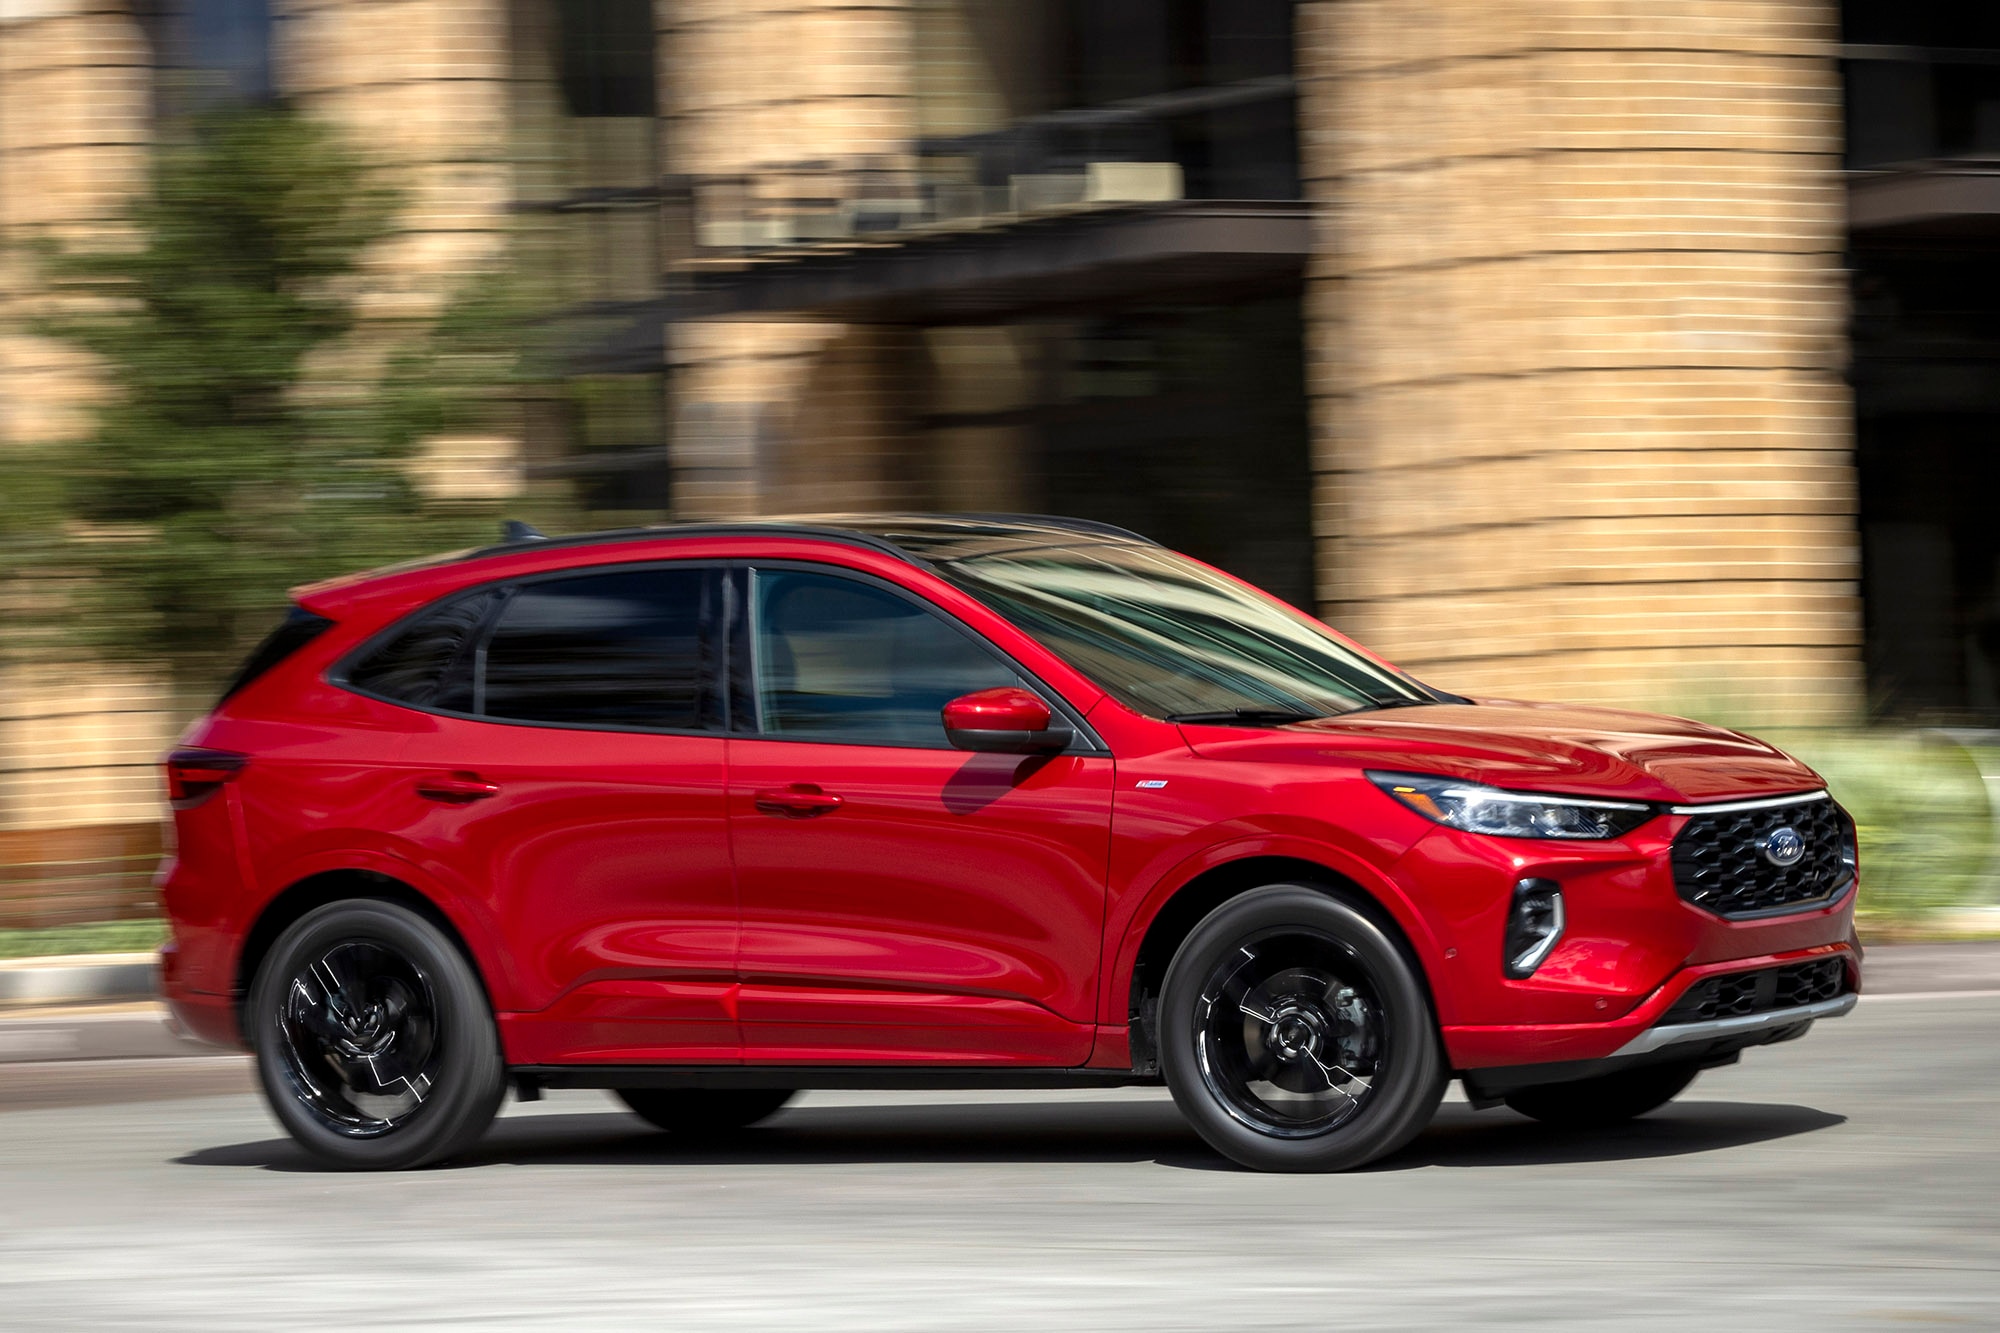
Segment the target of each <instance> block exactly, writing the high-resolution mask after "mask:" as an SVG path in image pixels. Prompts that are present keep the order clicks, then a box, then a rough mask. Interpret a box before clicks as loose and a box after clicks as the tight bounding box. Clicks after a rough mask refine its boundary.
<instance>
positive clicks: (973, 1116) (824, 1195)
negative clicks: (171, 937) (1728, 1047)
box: [0, 992, 2000, 1331]
mask: <svg viewBox="0 0 2000 1333" xmlns="http://www.w3.org/2000/svg"><path fill="white" fill-rule="evenodd" d="M1996 1029H2000V996H1996V995H1994V994H1992V993H1991V992H1985V993H1969V994H1964V995H1959V996H1953V997H1945V998H1924V997H1922V996H1908V995H1890V996H1882V997H1874V998H1867V999H1864V1000H1863V1001H1862V1004H1861V1007H1860V1008H1859V1009H1858V1010H1857V1011H1856V1012H1855V1013H1854V1014H1853V1015H1852V1016H1850V1017H1848V1018H1845V1019H1842V1020H1840V1021H1838V1022H1833V1023H1824V1024H1821V1026H1820V1029H1819V1030H1818V1031H1816V1032H1814V1033H1812V1034H1811V1035H1810V1036H1808V1037H1807V1038H1806V1039H1805V1040H1803V1041H1800V1042H1796V1043H1793V1044H1791V1045H1787V1046H1780V1047H1774V1048H1771V1049H1768V1050H1764V1051H1753V1052H1751V1053H1750V1054H1749V1055H1748V1056H1746V1057H1745V1060H1744V1063H1743V1064H1742V1065H1740V1066H1738V1067H1737V1068H1734V1069H1728V1070H1721V1071H1716V1072H1713V1073H1710V1074H1707V1075H1704V1076H1703V1077H1702V1079H1701V1080H1700V1081H1699V1082H1697V1083H1696V1085H1695V1086H1694V1087H1693V1088H1692V1089H1691V1090H1690V1091H1689V1093H1688V1094H1687V1097H1686V1099H1685V1100H1684V1101H1682V1102H1678V1103H1676V1104H1674V1105H1673V1106H1671V1107H1669V1108H1668V1109H1666V1110H1664V1111H1662V1112H1659V1113H1656V1114H1655V1115H1653V1116H1650V1117H1648V1118H1646V1119H1644V1120H1641V1121H1638V1122H1636V1123H1634V1124H1633V1125H1630V1126H1628V1127H1625V1128H1622V1129H1619V1130H1616V1131H1609V1132H1602V1133H1592V1134H1568V1135H1566V1134H1561V1133H1556V1132H1552V1131H1549V1130H1546V1129H1544V1128H1542V1127H1540V1126H1538V1125H1536V1124H1534V1123H1532V1122H1529V1121H1526V1120H1523V1119H1521V1118H1519V1117H1517V1116H1515V1115H1513V1114H1512V1113H1510V1112H1507V1111H1487V1112H1478V1113H1475V1112H1473V1111H1471V1110H1469V1109H1468V1108H1467V1107H1466V1106H1464V1105H1463V1103H1447V1105H1446V1106H1445V1108H1444V1110H1443V1112H1442V1113H1441V1114H1440V1116H1439V1118H1438V1121H1437V1123H1436V1124H1435V1125H1434V1126H1433V1127H1432V1128H1431V1130H1430V1131H1429V1132H1428V1133H1426V1134H1425V1135H1424V1136H1423V1137H1422V1138H1420V1139H1419V1140H1418V1141H1417V1142H1416V1143H1415V1145H1413V1146H1412V1147H1411V1148H1410V1149H1408V1150H1406V1151H1405V1152H1404V1153H1402V1154H1401V1155H1399V1156H1398V1157H1396V1158H1394V1159H1392V1160H1390V1161H1387V1162H1384V1163H1382V1164H1380V1165H1379V1166H1377V1167H1375V1168H1373V1169H1371V1170H1368V1171H1364V1172H1360V1173H1355V1174H1350V1175H1345V1176H1318V1177H1275V1176H1258V1175H1252V1174H1249V1173H1246V1172H1242V1171H1239V1170H1236V1169H1234V1168H1233V1167H1231V1166H1229V1165H1228V1164H1227V1163H1225V1162H1224V1161H1222V1160H1221V1159H1219V1158H1217V1157H1216V1156H1214V1155H1213V1154H1211V1153H1209V1152H1208V1151H1207V1150H1206V1149H1205V1148H1204V1147H1203V1145H1202V1144H1201V1143H1200V1141H1199V1140H1197V1139H1196V1138H1195V1137H1194V1136H1193V1135H1192V1134H1191V1133H1190V1132H1189V1131H1188V1130H1187V1129H1186V1128H1185V1126H1184V1125H1183V1124H1182V1122H1181V1121H1180V1119H1179V1117H1178V1115H1177V1114H1176V1112H1175V1111H1174V1108H1173V1105H1172V1103H1171V1102H1170V1101H1168V1100H1167V1099H1166V1097H1165V1095H1164V1094H1161V1093H1153V1092H1147V1091H1137V1092H1096V1093H1072V1094H1028V1093H1022V1094H992V1095H984V1096H976V1095H971V1094H965V1093H928V1094H888V1093H879V1094H877V1093H866V1094H864V1093H849V1094H831V1093H829V1094H816V1095H811V1096H808V1097H807V1098H805V1099H803V1100H802V1101H801V1102H800V1103H798V1104H796V1105H795V1106H794V1107H793V1108H790V1109H787V1110H786V1111H784V1112H782V1113H781V1114H780V1115H779V1116H778V1117H777V1118H776V1119H775V1120H773V1121H772V1122H771V1123H770V1125H769V1127H768V1128H764V1129H760V1130H757V1131H753V1132H752V1133H751V1134H750V1135H749V1136H748V1137H746V1138H745V1139H744V1140H742V1141H741V1142H740V1143H739V1144H738V1145H737V1146H735V1147H732V1148H730V1149H728V1150H727V1151H724V1152H720V1153H716V1152H697V1151H693V1150H688V1149H681V1148H678V1147H676V1145H675V1144H674V1143H673V1142H672V1141H671V1140H670V1139H668V1138H667V1137H665V1136H663V1135H659V1134H655V1133H652V1132H651V1131H649V1130H648V1129H647V1128H646V1127H645V1126H644V1125H643V1124H642V1123H641V1122H639V1121H638V1120H636V1119H635V1118H633V1117H630V1116H628V1115H625V1114H622V1113H620V1112H619V1111H618V1110H616V1109H615V1108H614V1105H613V1104H612V1103H611V1102H610V1101H609V1099H608V1098H606V1097H604V1096H603V1095H601V1094H597V1093H583V1092H575V1093H559V1094H554V1095H552V1096H551V1097H550V1099H549V1100H547V1101H545V1102H542V1103H539V1104H534V1105H529V1106H518V1105H512V1104H510V1105H509V1107H508V1108H507V1111H506V1114H505V1115H504V1116H503V1118H502V1119H501V1121H500V1122H499V1123H498V1124H497V1125H496V1126H495V1127H494V1129H493V1131H492V1132H491V1134H490V1136H489V1137H488V1139H487V1141H486V1143H485V1145H484V1146H483V1147H482V1148H481V1149H480V1150H479V1152H478V1153H477V1154H476V1155H474V1156H473V1157H471V1158H469V1159H467V1160H465V1161H462V1162H460V1163H457V1164H454V1165H452V1166H449V1167H445V1168H440V1169H435V1170H429V1171H422V1172H415V1173H409V1174H404V1175H396V1176H351V1175H337V1174H328V1173H324V1172H321V1171H318V1170H316V1169H314V1168H313V1167H312V1165H311V1163H310V1162H309V1161H308V1160H307V1159H306V1158H304V1157H303V1156H302V1155H301V1154H300V1153H299V1152H298V1151H297V1150H295V1149H294V1148H293V1147H292V1146H291V1145H290V1143H289V1142H288V1141H286V1140H284V1139H282V1138H281V1137H280V1135H279V1133H278V1131H277V1128H276V1125H275V1123H274V1122H273V1121H272V1119H271V1118H270V1116H269V1114H268V1113H267V1112H266V1111H265V1110H264V1108H263V1106H262V1105H261V1103H260V1102H259V1101H258V1100H256V1099H255V1098H254V1097H253V1096H252V1095H250V1093H249V1091H248V1089H249V1078H248V1072H247V1069H246V1067H245V1066H244V1064H243V1063H242V1062H241V1061H239V1060H236V1059H232V1058H227V1057H223V1058H207V1059H171V1060H163V1059H158V1058H145V1057H133V1058H125V1059H117V1058H113V1059H99V1060H89V1061H77V1062H71V1063H69V1064H60V1063H49V1062H28V1063H19V1062H17V1063H13V1064H7V1065H0V1103H4V1104H5V1105H7V1106H9V1107H12V1108H14V1109H7V1110H0V1327H4V1328H6V1329H9V1330H23V1331H24V1330H29V1329H44V1328H65V1329H66V1328H92V1329H119V1328H144V1329H148V1330H160V1329H183V1328H185V1329H202V1330H221V1329H260V1330H261V1329H279V1328H308V1327H310V1328H331V1327H347V1328H367V1329H370V1330H386V1329H418V1328H424V1329H432V1328H438V1327H466V1328H482V1329H483V1328H499V1327H524V1328H525V1327H532V1328H536V1329H549V1328H579V1329H606V1328H646V1329H667V1328H676V1329H680V1328H686V1329H711V1328H713V1329H745V1330H749V1329H756V1330H767V1329H774V1328H798V1329H813V1330H847V1329H868V1330H892V1329H925V1330H928V1329H946V1330H973V1329H979V1330H984V1329H1009V1330H1012V1329H1029V1328H1033V1329H1110V1328H1119V1329H1123V1328H1131V1329H1258V1330H1280V1329H1311V1330H1328V1329H1336V1328H1338V1329H1355V1328H1383V1327H1445V1326H1453V1325H1460V1324H1469V1323H1476V1324H1492V1325H1500V1326H1506V1325H1515V1326H1528V1325H1532V1326H1536V1327H1575V1328H1592V1329H1601V1328H1614V1327H1615V1328H1650V1327H1660V1328H1665V1327H1673V1328H1676V1329H1686V1328H1689V1327H1704V1326H1712V1327H1727V1328H1739V1327H1754V1328H1758V1329H1771V1328H1801V1329H1804V1328H1811V1329H1814V1330H1826V1329H1844V1328H1870V1327H1876V1328H1896V1327H1909V1326H1927V1325H1928V1326H1936V1325H1947V1326H1949V1325H1954V1324H1956V1325H1962V1326H1966V1327H1974V1328H1994V1327H2000V1114H1997V1113H1996V1109H1995V1108H1996V1106H2000V1053H1996V1043H1995V1037H1996ZM17 1060H18V1056H17Z"/></svg>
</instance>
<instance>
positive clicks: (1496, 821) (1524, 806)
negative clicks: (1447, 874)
mask: <svg viewBox="0 0 2000 1333" xmlns="http://www.w3.org/2000/svg"><path fill="white" fill-rule="evenodd" d="M1368 777H1369V780H1370V781H1372V782H1373V783H1374V784H1375V785H1376V786H1378V787H1380V788H1381V789H1382V790H1383V791H1385V792H1388V793H1389V795H1391V796H1393V797H1395V798H1396V799H1397V800H1399V801H1401V802H1402V803H1403V804H1404V805H1407V806H1409V807H1410V809H1412V810H1414V811H1416V812H1417V813H1418V814H1420V815H1422V816H1424V817H1425V818H1426V819H1435V820H1436V821H1437V822H1438V823H1440V824H1449V825H1451V826H1452V827H1453V828H1455V829H1464V830H1465V831H1466V832H1467V833H1490V834H1492V835H1494V836H1495V837H1500V838H1615V837H1617V836H1618V835H1620V834H1621V833H1629V832H1631V831H1632V830H1633V829H1635V828H1637V827H1639V825H1641V824H1643V823H1645V822H1646V821H1647V820H1648V819H1651V818H1652V817H1653V807H1652V806H1650V805H1647V804H1646V803H1645V802H1643V801H1598V800H1592V799H1589V798H1586V797H1582V796H1551V795H1546V794H1544V793H1541V792H1519V791H1502V790H1500V789H1499V788H1498V787H1482V786H1480V785H1479V784H1478V783H1476V782H1457V781H1454V780H1453V779H1451V778H1430V777H1424V776H1422V775H1421V774H1416V773H1370V774H1369V775H1368Z"/></svg>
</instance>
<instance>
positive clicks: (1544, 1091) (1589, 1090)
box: [1507, 1061, 1701, 1129]
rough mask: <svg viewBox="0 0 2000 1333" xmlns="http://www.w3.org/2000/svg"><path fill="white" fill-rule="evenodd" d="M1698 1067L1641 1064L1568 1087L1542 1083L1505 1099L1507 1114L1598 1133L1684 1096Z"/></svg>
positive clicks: (1679, 1063)
mask: <svg viewBox="0 0 2000 1333" xmlns="http://www.w3.org/2000/svg"><path fill="white" fill-rule="evenodd" d="M1700 1072H1701V1066H1700V1065H1699V1064H1696V1063H1694V1062H1692V1061H1674V1062H1672V1063H1667V1064H1655V1065H1641V1066H1640V1067H1639V1068H1637V1069H1621V1070H1618V1071H1617V1072H1616V1073H1611V1074H1600V1075H1598V1076H1597V1077H1596V1078H1584V1079H1577V1080H1575V1081H1573V1082H1570V1083H1544V1084H1540V1085H1538V1086H1536V1087H1532V1088H1521V1089H1519V1090H1518V1091H1515V1092H1511V1093H1509V1094H1507V1105H1508V1107H1509V1109H1511V1110H1515V1111H1519V1112H1520V1113H1521V1114H1522V1115H1525V1116H1531V1117H1533V1118H1534V1119H1536V1120H1539V1121H1541V1122H1542V1123H1544V1124H1548V1125H1559V1126H1561V1127H1562V1128H1564V1129H1602V1128H1604V1127H1605V1126H1607V1125H1620V1124H1623V1123H1624V1122H1626V1121H1627V1120H1631V1119H1634V1118H1635V1117H1638V1116H1642V1115H1644V1114H1646V1112H1648V1111H1656V1110H1658V1109H1659V1108H1660V1107H1662V1106H1665V1105H1666V1104H1667V1103H1668V1102H1670V1101H1672V1100H1673V1099H1674V1098H1676V1097H1678V1096H1680V1095H1681V1094H1682V1093H1683V1092H1685V1091H1687V1086H1688V1084H1690V1083H1692V1082H1694V1077H1695V1075H1696V1074H1699V1073H1700Z"/></svg>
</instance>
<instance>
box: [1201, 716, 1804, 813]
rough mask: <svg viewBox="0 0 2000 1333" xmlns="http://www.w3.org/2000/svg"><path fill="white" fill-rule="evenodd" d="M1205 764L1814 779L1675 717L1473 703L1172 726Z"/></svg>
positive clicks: (1666, 794)
mask: <svg viewBox="0 0 2000 1333" xmlns="http://www.w3.org/2000/svg"><path fill="white" fill-rule="evenodd" d="M1182 733H1183V734H1184V735H1185V736H1186V738H1187V741H1188V745H1189V747H1190V748H1192V749H1193V750H1194V751H1195V753H1197V754H1200V755H1202V756H1204V757H1205V758H1211V759H1228V760H1244V761H1252V762H1255V761H1266V762H1269V761H1277V762H1287V761H1289V762H1300V761H1309V760H1311V759H1313V758H1315V757H1317V758H1321V759H1324V760H1326V761H1328V762H1337V763H1355V764H1359V765H1361V766H1362V767H1364V768H1371V769H1383V770H1388V771H1392V772H1411V773H1431V774H1436V775H1438V776H1441V777H1452V778H1461V779H1465V780H1467V781H1473V782H1486V783H1491V784H1493V785H1494V786H1498V787H1511V788H1515V789H1517V790H1532V791H1549V792H1568V793H1573V794H1576V795H1581V796H1610V797H1621V798H1624V799H1628V800H1649V801H1720V800H1727V799H1731V798H1740V797H1754V796H1773V795H1779V794H1781V793H1787V792H1796V791H1809V790H1811V789H1813V788H1816V787H1820V786H1824V785H1825V784H1824V783H1823V782H1822V781H1821V779H1820V776H1819V775H1818V774H1817V773H1815V772H1813V771H1812V770H1811V769H1810V768H1807V767H1806V766H1805V765H1804V764H1802V763H1800V762H1799V761H1798V760H1796V759H1793V758H1792V757H1791V756H1790V755H1787V754H1786V753H1784V752H1783V751H1782V750H1780V749H1778V748H1777V747H1776V746H1773V745H1767V744H1765V743H1764V742H1763V741H1760V740H1757V739H1755V738H1754V737H1750V736H1745V735H1743V734H1741V733H1740V732H1734V731H1726V730H1724V729H1723V728H1721V727H1711V726H1708V725H1706V724H1704V723H1701V722H1690V721H1687V720H1686V719H1684V718H1677V717H1661V716H1657V715H1655V714H1651V713H1632V712H1626V711H1624V710H1622V709H1615V708H1580V707H1574V706H1569V705H1563V704H1537V703H1522V702H1519V701H1516V700H1511V699H1482V700H1478V701H1476V702H1473V703H1469V704H1430V705H1423V706H1418V707H1410V708H1394V709H1381V710H1374V711H1369V712H1361V713H1348V714H1345V715H1343V716H1340V717H1329V718H1321V719H1318V720H1316V721H1312V722H1301V723H1296V724H1294V725H1291V726H1285V727H1277V728H1269V729H1262V730H1256V731H1253V730H1251V729H1249V728H1242V727H1206V726H1201V727H1196V726H1189V727H1184V728H1182Z"/></svg>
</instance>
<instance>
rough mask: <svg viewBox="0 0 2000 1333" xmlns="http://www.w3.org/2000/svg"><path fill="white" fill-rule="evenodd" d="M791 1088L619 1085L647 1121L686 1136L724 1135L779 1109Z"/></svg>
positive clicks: (624, 1097)
mask: <svg viewBox="0 0 2000 1333" xmlns="http://www.w3.org/2000/svg"><path fill="white" fill-rule="evenodd" d="M796 1095H797V1094H796V1093H795V1092H793V1091H792V1090H791V1089H790V1088H729V1089H723V1088H619V1089H618V1100H619V1101H621V1102H624V1103H625V1104H626V1105H627V1106H629V1107H631V1108H632V1111H633V1113H634V1114H635V1115H637V1116H638V1117H639V1118H640V1119H642V1120H644V1121H646V1122H647V1123H648V1124H651V1125H654V1126H656V1127H658V1128H660V1129H664V1130H666V1131H667V1132H668V1133H669V1134H678V1135H680V1136H682V1137H683V1138H721V1137H723V1136H724V1135H728V1134H734V1133H735V1132H736V1131H737V1130H739V1129H748V1128H749V1127H750V1126H752V1125H754V1124H756V1123H757V1122H758V1121H760V1120H765V1119H768V1118H770V1117H771V1116H773V1115H776V1114H777V1113H778V1108H779V1107H781V1106H783V1105H784V1104H785V1103H786V1102H788V1101H790V1100H791V1099H792V1098H793V1097H794V1096H796Z"/></svg>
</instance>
